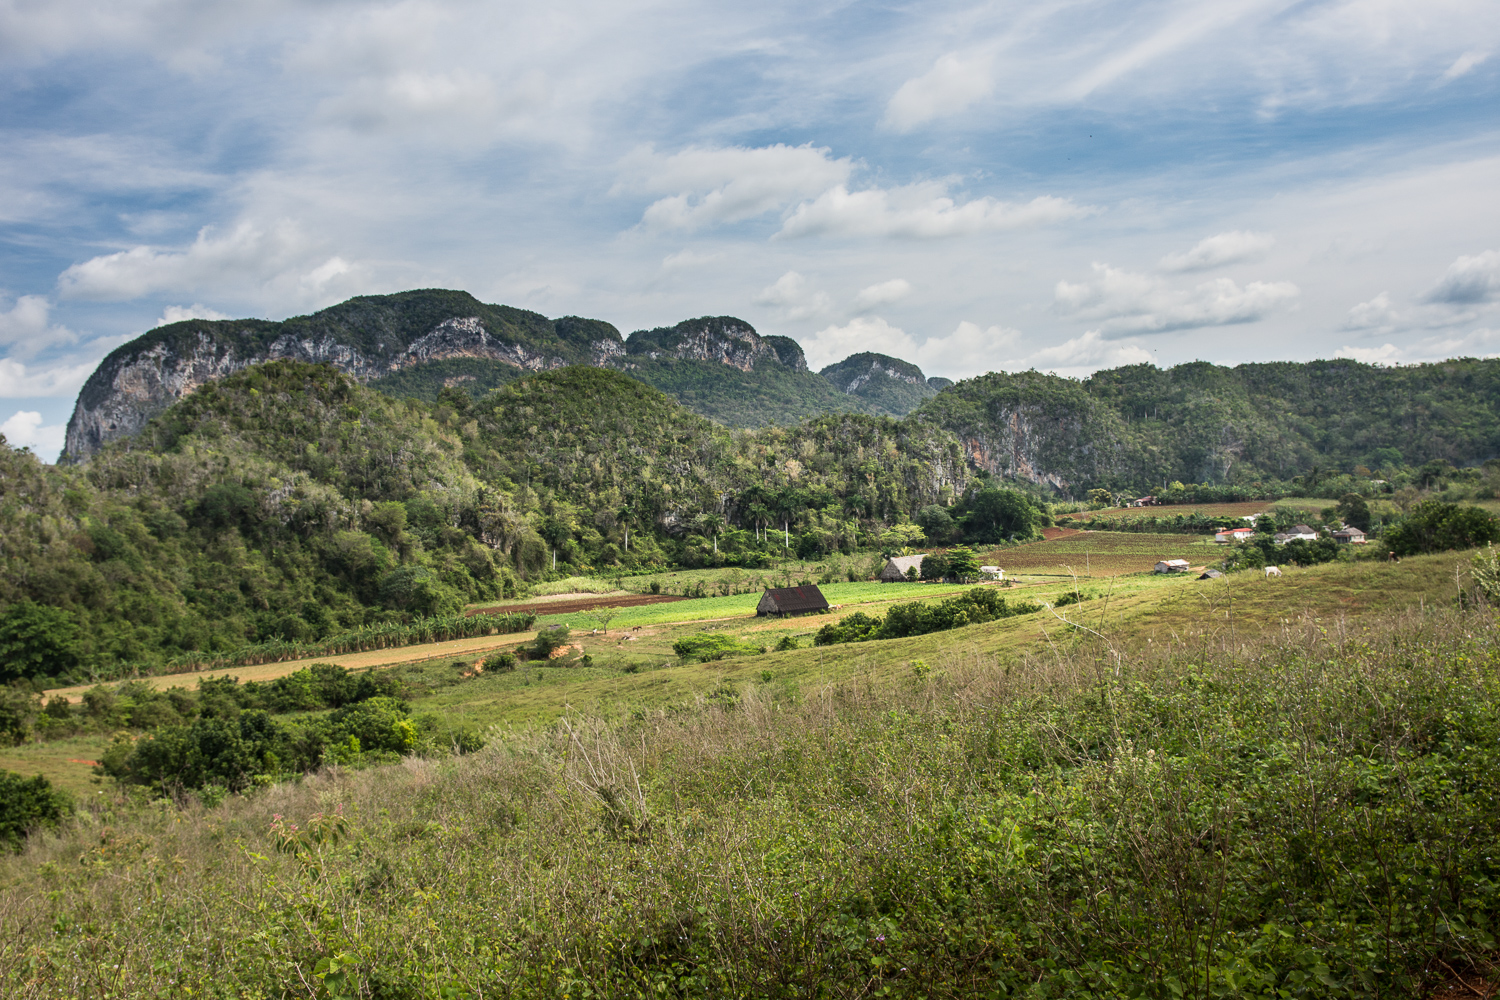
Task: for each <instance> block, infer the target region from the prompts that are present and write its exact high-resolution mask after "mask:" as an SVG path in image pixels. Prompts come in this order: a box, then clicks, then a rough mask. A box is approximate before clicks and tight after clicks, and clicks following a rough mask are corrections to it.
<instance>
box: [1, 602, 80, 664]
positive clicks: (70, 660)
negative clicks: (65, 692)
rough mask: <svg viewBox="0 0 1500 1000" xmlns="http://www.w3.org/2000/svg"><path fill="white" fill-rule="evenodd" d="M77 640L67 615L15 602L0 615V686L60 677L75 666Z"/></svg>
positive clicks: (72, 620)
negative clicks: (16, 681)
mask: <svg viewBox="0 0 1500 1000" xmlns="http://www.w3.org/2000/svg"><path fill="white" fill-rule="evenodd" d="M77 639H78V622H77V620H76V619H75V618H74V617H73V613H72V612H71V611H68V610H66V609H64V608H52V607H47V606H45V605H41V604H35V603H33V602H31V601H17V602H16V603H15V604H12V605H11V606H10V607H8V608H6V609H5V613H4V615H0V683H9V682H10V681H13V680H17V679H27V680H29V679H31V678H33V677H61V676H63V675H64V674H66V673H67V672H68V671H69V670H71V669H73V667H74V666H76V665H77V663H78V656H77V654H76V652H75V649H74V644H75V643H76V642H77Z"/></svg>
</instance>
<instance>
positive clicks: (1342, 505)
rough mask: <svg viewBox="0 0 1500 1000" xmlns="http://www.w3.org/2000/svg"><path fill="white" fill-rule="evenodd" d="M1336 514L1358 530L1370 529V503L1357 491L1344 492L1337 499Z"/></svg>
mask: <svg viewBox="0 0 1500 1000" xmlns="http://www.w3.org/2000/svg"><path fill="white" fill-rule="evenodd" d="M1338 515H1339V517H1340V518H1342V519H1343V521H1344V523H1345V524H1348V525H1352V526H1354V527H1356V528H1358V529H1359V530H1360V531H1369V530H1370V505H1369V504H1368V503H1366V502H1365V498H1364V497H1362V496H1360V495H1359V494H1358V493H1345V494H1344V495H1343V497H1342V498H1341V499H1340V500H1339V505H1338Z"/></svg>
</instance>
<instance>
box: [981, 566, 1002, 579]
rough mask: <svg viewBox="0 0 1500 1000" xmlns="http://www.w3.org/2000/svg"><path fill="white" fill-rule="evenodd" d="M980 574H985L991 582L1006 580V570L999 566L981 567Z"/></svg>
mask: <svg viewBox="0 0 1500 1000" xmlns="http://www.w3.org/2000/svg"><path fill="white" fill-rule="evenodd" d="M979 572H980V573H982V574H984V576H986V577H988V578H989V579H991V580H1004V579H1005V570H1003V569H1001V568H1000V567H999V566H981V567H979Z"/></svg>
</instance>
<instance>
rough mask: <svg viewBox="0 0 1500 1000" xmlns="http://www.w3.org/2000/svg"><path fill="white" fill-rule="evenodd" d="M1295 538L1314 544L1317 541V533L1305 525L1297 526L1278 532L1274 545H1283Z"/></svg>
mask: <svg viewBox="0 0 1500 1000" xmlns="http://www.w3.org/2000/svg"><path fill="white" fill-rule="evenodd" d="M1296 538H1300V539H1302V540H1303V541H1307V542H1315V541H1317V540H1318V533H1317V532H1316V531H1314V530H1313V529H1311V528H1309V527H1308V526H1307V525H1305V524H1299V525H1296V526H1294V527H1292V528H1288V529H1287V530H1286V531H1278V532H1277V533H1276V544H1277V545H1285V544H1286V543H1287V542H1290V541H1292V540H1293V539H1296Z"/></svg>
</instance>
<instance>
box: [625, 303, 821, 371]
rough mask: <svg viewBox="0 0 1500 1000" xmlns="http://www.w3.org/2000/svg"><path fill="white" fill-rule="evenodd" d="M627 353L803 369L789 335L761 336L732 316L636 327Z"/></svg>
mask: <svg viewBox="0 0 1500 1000" xmlns="http://www.w3.org/2000/svg"><path fill="white" fill-rule="evenodd" d="M625 351H626V353H627V354H632V355H644V356H645V357H648V358H651V359H653V360H655V359H657V358H679V359H682V360H685V361H713V362H718V363H719V364H725V365H729V366H730V367H731V368H738V369H739V370H740V371H742V372H750V371H754V370H755V365H756V363H757V362H760V361H763V360H764V361H773V362H775V363H777V364H780V365H785V366H786V367H788V368H791V369H792V370H793V371H806V370H807V359H806V358H804V357H803V355H802V348H801V346H800V345H798V344H797V342H796V341H795V340H792V339H791V338H790V337H762V336H761V335H760V334H758V333H756V332H755V327H753V326H751V325H750V324H749V323H746V322H745V321H744V320H742V319H736V318H734V317H733V316H704V317H701V318H699V319H690V320H684V321H683V322H681V323H678V324H677V325H676V326H670V327H658V328H656V329H655V330H637V331H636V332H635V333H632V334H631V335H630V337H629V339H627V340H626V341H625Z"/></svg>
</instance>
